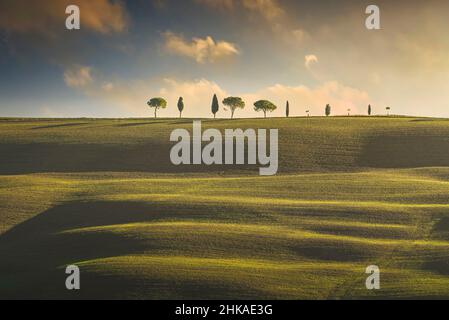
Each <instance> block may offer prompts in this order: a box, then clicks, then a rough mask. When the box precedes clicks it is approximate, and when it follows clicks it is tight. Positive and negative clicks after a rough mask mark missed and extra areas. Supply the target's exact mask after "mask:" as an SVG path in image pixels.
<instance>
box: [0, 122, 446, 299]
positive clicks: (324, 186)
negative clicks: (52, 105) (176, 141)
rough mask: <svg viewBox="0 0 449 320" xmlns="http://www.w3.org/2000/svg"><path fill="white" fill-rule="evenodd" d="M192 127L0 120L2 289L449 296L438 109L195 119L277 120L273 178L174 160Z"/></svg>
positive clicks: (220, 125) (213, 295) (83, 293)
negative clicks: (427, 113) (71, 269)
mask: <svg viewBox="0 0 449 320" xmlns="http://www.w3.org/2000/svg"><path fill="white" fill-rule="evenodd" d="M191 125H192V120H189V119H160V120H150V119H117V120H115V119H1V120H0V189H1V191H0V256H1V257H2V258H1V260H0V274H1V275H2V281H1V282H0V298H7V299H14V298H38V299H42V298H63V299H82V298H93V299H103V298H113V299H118V298H125V299H161V298H166V299H342V298H344V299H354V298H449V254H448V253H449V197H448V194H449V120H445V119H432V118H410V117H391V118H385V117H372V118H367V117H335V118H289V119H241V120H232V121H230V120H215V121H214V120H207V119H205V120H203V127H204V128H205V129H207V128H217V129H219V130H224V129H226V128H242V129H245V128H278V129H279V139H280V140H279V173H278V175H277V176H272V177H260V176H259V175H258V167H256V166H231V167H229V166H215V167H207V166H187V167H176V166H173V165H172V164H171V162H170V160H169V150H170V147H171V145H172V143H170V142H169V135H170V132H171V131H172V130H173V129H176V128H186V129H189V130H190V129H191ZM69 264H76V265H78V266H80V269H81V287H82V290H80V291H77V292H69V291H67V290H66V289H65V285H64V283H65V277H66V275H65V273H64V271H65V266H66V265H69ZM373 264H374V265H378V266H379V267H380V269H381V290H377V291H369V290H367V289H366V288H365V278H366V276H367V275H366V274H365V268H366V267H367V266H368V265H373Z"/></svg>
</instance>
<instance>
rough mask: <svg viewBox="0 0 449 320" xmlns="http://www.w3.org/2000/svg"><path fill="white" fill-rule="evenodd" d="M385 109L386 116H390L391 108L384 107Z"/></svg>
mask: <svg viewBox="0 0 449 320" xmlns="http://www.w3.org/2000/svg"><path fill="white" fill-rule="evenodd" d="M385 110H387V116H390V110H391V108H390V107H386V108H385Z"/></svg>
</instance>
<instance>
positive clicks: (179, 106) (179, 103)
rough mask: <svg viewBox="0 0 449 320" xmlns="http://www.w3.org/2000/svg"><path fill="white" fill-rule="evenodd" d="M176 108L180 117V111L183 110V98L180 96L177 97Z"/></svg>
mask: <svg viewBox="0 0 449 320" xmlns="http://www.w3.org/2000/svg"><path fill="white" fill-rule="evenodd" d="M178 110H179V117H180V118H182V111H183V110H184V99H183V98H182V97H179V100H178Z"/></svg>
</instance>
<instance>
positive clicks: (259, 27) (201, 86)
mask: <svg viewBox="0 0 449 320" xmlns="http://www.w3.org/2000/svg"><path fill="white" fill-rule="evenodd" d="M70 4H76V5H78V6H79V8H80V10H81V29H80V30H67V28H66V27H65V20H66V18H67V16H68V15H67V14H66V13H65V9H66V7H67V6H68V5H70ZM371 4H375V5H377V6H378V7H379V8H380V19H381V20H380V21H381V29H380V30H368V29H367V28H366V27H365V20H366V18H367V17H368V15H367V14H366V12H365V10H366V8H367V6H368V5H371ZM448 12H449V1H446V0H429V1H417V0H395V1H391V0H390V1H388V0H371V1H364V0H340V1H335V0H320V1H317V0H315V1H302V0H182V1H180V0H128V1H125V0H122V1H118V0H117V1H113V0H40V1H28V0H0V117H98V118H100V117H151V116H153V112H152V110H151V109H150V108H149V107H148V106H147V104H146V102H147V101H148V100H149V99H151V98H153V97H163V98H165V99H166V100H167V102H168V106H167V108H166V109H165V110H160V111H159V116H161V117H176V116H178V115H179V113H178V110H177V106H176V105H177V101H178V98H179V97H180V96H182V97H183V98H184V103H185V110H184V113H183V115H184V116H185V117H210V116H211V111H210V109H211V101H212V96H213V95H214V94H217V96H218V98H219V101H220V102H221V101H222V100H223V99H224V98H225V97H228V96H239V97H242V98H243V100H244V101H245V102H246V107H245V108H244V109H242V110H237V111H236V114H235V116H236V117H261V116H263V115H262V114H259V113H257V112H256V111H255V110H254V108H253V103H254V102H255V101H257V100H261V99H266V100H270V101H272V102H273V103H274V104H275V105H277V106H278V110H276V111H275V112H273V114H272V116H283V115H284V114H285V104H286V101H287V100H288V101H289V103H290V114H291V115H292V116H304V115H305V114H306V111H307V110H309V111H310V114H311V115H323V114H324V108H325V106H326V104H330V105H331V106H332V113H333V114H335V115H340V114H347V113H348V109H350V113H351V114H366V112H367V106H368V104H371V105H372V107H373V113H374V114H385V113H386V107H390V108H391V113H394V114H404V115H417V116H435V117H449V37H448V36H447V30H448V29H449V22H448V21H449V20H448ZM217 116H218V117H229V116H230V112H229V111H227V110H225V107H224V106H223V105H220V111H219V113H218V114H217Z"/></svg>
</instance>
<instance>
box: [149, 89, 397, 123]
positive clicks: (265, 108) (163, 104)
mask: <svg viewBox="0 0 449 320" xmlns="http://www.w3.org/2000/svg"><path fill="white" fill-rule="evenodd" d="M222 104H223V105H224V106H225V108H224V110H225V111H230V113H231V119H234V114H235V111H236V110H237V109H244V108H245V101H243V99H242V98H240V97H227V98H225V99H224V100H223V101H222ZM147 105H148V106H149V107H150V108H153V109H154V117H155V118H157V111H158V110H159V109H165V108H167V101H166V100H165V99H164V98H160V97H158V98H152V99H150V101H148V102H147ZM177 106H178V111H179V117H180V118H182V112H183V111H184V99H183V98H182V97H179V99H178V104H177ZM277 108H278V107H277V106H276V105H275V104H274V103H272V102H271V101H268V100H259V101H256V102H255V103H254V110H255V111H257V112H263V115H264V118H266V117H267V113H269V112H273V111H275V110H276V109H277ZM219 110H220V105H219V102H218V98H217V95H216V94H214V96H213V98H212V105H211V112H212V114H213V116H214V119H215V118H216V116H217V112H218V111H219ZM385 110H386V111H387V116H389V115H390V110H391V108H390V107H386V108H385ZM347 111H348V116H350V115H351V109H350V108H348V110H347ZM372 111H373V108H372V107H371V105H368V110H367V114H368V116H371V115H372ZM324 114H325V115H326V117H329V116H331V114H332V107H331V105H330V104H327V105H326V107H325V109H324ZM306 115H307V117H310V110H306ZM285 116H286V117H287V118H288V117H289V116H290V103H289V102H288V101H287V103H286V106H285Z"/></svg>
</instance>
